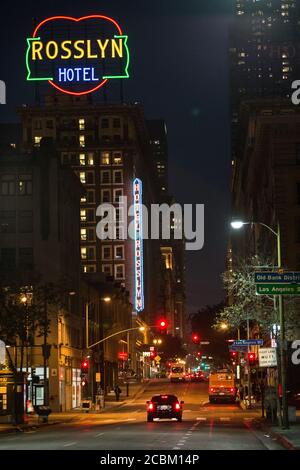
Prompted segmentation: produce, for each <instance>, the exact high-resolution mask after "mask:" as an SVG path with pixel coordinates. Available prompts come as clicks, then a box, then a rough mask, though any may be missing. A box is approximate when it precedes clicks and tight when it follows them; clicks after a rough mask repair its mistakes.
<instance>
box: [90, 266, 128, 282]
mask: <svg viewBox="0 0 300 470" xmlns="http://www.w3.org/2000/svg"><path fill="white" fill-rule="evenodd" d="M113 268H114V269H113ZM96 270H97V268H96V265H95V264H85V265H83V272H85V273H95V272H96ZM101 272H103V273H104V274H105V275H106V276H114V278H115V279H116V280H119V281H123V280H124V279H125V265H124V264H115V265H114V266H113V265H112V264H102V266H101Z"/></svg>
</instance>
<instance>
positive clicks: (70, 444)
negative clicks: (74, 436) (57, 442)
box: [64, 442, 76, 447]
mask: <svg viewBox="0 0 300 470" xmlns="http://www.w3.org/2000/svg"><path fill="white" fill-rule="evenodd" d="M75 444H76V442H68V443H67V444H64V447H70V446H75Z"/></svg>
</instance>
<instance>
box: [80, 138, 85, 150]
mask: <svg viewBox="0 0 300 470" xmlns="http://www.w3.org/2000/svg"><path fill="white" fill-rule="evenodd" d="M79 146H80V147H81V148H83V147H85V136H84V135H80V136H79Z"/></svg>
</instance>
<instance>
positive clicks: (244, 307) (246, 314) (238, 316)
mask: <svg viewBox="0 0 300 470" xmlns="http://www.w3.org/2000/svg"><path fill="white" fill-rule="evenodd" d="M260 267H264V268H266V267H267V268H268V270H270V271H272V270H275V269H276V267H275V266H273V265H272V263H271V262H270V261H269V260H268V259H264V258H261V257H259V256H257V255H256V256H252V257H250V258H249V259H246V260H237V261H236V268H235V270H233V271H230V272H229V271H227V272H225V273H224V274H223V275H222V278H223V284H224V287H225V288H226V290H227V292H228V296H229V298H230V299H232V302H233V303H232V304H231V305H229V306H226V307H224V308H223V309H222V310H221V311H220V312H219V314H218V316H217V318H216V322H215V324H214V327H215V328H219V327H220V324H221V323H226V324H227V325H228V327H229V328H231V329H237V328H240V327H244V326H245V324H246V322H247V320H249V321H250V322H251V323H252V325H257V327H258V329H259V331H260V333H264V334H269V333H270V331H271V329H272V325H274V324H276V323H278V316H277V312H276V306H275V304H274V296H269V295H257V294H256V286H255V282H254V272H255V271H258V270H260V269H261V268H260ZM285 312H286V331H287V336H289V335H292V333H293V331H294V329H295V328H297V327H300V319H299V315H298V314H297V307H296V302H295V298H293V297H291V298H288V299H286V300H285Z"/></svg>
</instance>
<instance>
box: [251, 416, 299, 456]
mask: <svg viewBox="0 0 300 470" xmlns="http://www.w3.org/2000/svg"><path fill="white" fill-rule="evenodd" d="M256 422H257V423H259V424H260V426H261V429H262V431H263V432H267V433H268V434H270V436H271V437H272V438H274V439H276V440H277V441H278V442H280V444H281V445H282V446H283V447H284V448H285V449H287V450H297V449H296V447H295V446H294V445H293V444H292V443H291V442H290V441H289V440H288V438H287V437H285V436H283V435H282V434H280V433H279V432H276V431H273V430H272V428H270V427H269V426H268V425H267V424H266V423H265V422H264V421H263V420H262V418H260V419H259V420H257V421H256Z"/></svg>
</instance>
